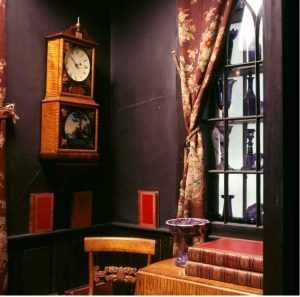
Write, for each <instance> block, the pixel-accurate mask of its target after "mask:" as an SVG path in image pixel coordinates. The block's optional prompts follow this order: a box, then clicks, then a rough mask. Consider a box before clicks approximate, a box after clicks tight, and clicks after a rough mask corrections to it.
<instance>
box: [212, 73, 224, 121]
mask: <svg viewBox="0 0 300 297" xmlns="http://www.w3.org/2000/svg"><path fill="white" fill-rule="evenodd" d="M214 98H215V102H216V103H215V106H216V110H215V116H216V117H218V118H222V117H223V115H224V93H223V79H222V76H220V77H219V78H218V80H217V84H216V88H215V95H214Z"/></svg>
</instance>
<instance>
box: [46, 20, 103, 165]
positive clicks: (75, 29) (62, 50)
mask: <svg viewBox="0 0 300 297" xmlns="http://www.w3.org/2000/svg"><path fill="white" fill-rule="evenodd" d="M46 40H47V70H46V95H45V98H44V99H43V100H42V117H41V151H40V154H41V157H43V158H54V159H66V158H71V159H97V158H98V117H99V115H98V114H99V106H98V104H97V103H96V102H95V100H94V76H95V47H96V46H97V44H96V43H95V42H94V41H92V40H91V39H90V38H88V36H87V33H86V32H85V31H84V30H82V29H81V27H80V23H79V18H78V20H77V23H76V25H74V26H71V27H70V28H68V29H67V30H65V31H63V32H60V33H57V34H53V35H49V36H47V37H46Z"/></svg>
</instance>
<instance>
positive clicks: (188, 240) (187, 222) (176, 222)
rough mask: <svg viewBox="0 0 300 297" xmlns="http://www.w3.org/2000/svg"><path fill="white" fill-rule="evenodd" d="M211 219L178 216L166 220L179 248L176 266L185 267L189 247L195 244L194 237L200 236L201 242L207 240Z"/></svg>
mask: <svg viewBox="0 0 300 297" xmlns="http://www.w3.org/2000/svg"><path fill="white" fill-rule="evenodd" d="M207 224H209V221H208V220H206V219H198V218H177V219H170V220H167V221H166V225H167V226H168V228H169V229H170V231H171V232H172V234H173V236H174V241H175V242H176V243H177V246H178V250H177V253H176V257H177V258H176V266H180V267H183V266H185V263H186V261H187V251H188V247H189V246H192V244H193V237H194V236H198V237H199V239H200V242H204V241H205V229H206V225H207Z"/></svg>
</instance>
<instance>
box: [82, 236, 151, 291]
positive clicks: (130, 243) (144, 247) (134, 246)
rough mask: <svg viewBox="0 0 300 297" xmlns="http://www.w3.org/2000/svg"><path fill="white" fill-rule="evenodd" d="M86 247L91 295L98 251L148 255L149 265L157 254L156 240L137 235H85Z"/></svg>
mask: <svg viewBox="0 0 300 297" xmlns="http://www.w3.org/2000/svg"><path fill="white" fill-rule="evenodd" d="M84 249H85V251H86V252H88V257H89V258H88V263H89V295H92V294H93V293H94V280H95V267H94V253H96V252H120V253H121V252H125V253H135V254H145V255H147V265H149V264H150V262H151V256H152V255H154V254H155V240H152V239H145V238H135V237H85V238H84Z"/></svg>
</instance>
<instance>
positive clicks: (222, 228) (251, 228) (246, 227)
mask: <svg viewBox="0 0 300 297" xmlns="http://www.w3.org/2000/svg"><path fill="white" fill-rule="evenodd" d="M209 236H210V237H220V236H228V237H236V238H244V239H253V240H263V227H262V226H260V227H257V226H255V225H250V224H237V223H226V224H225V223H224V222H219V221H211V224H210V227H209Z"/></svg>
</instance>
